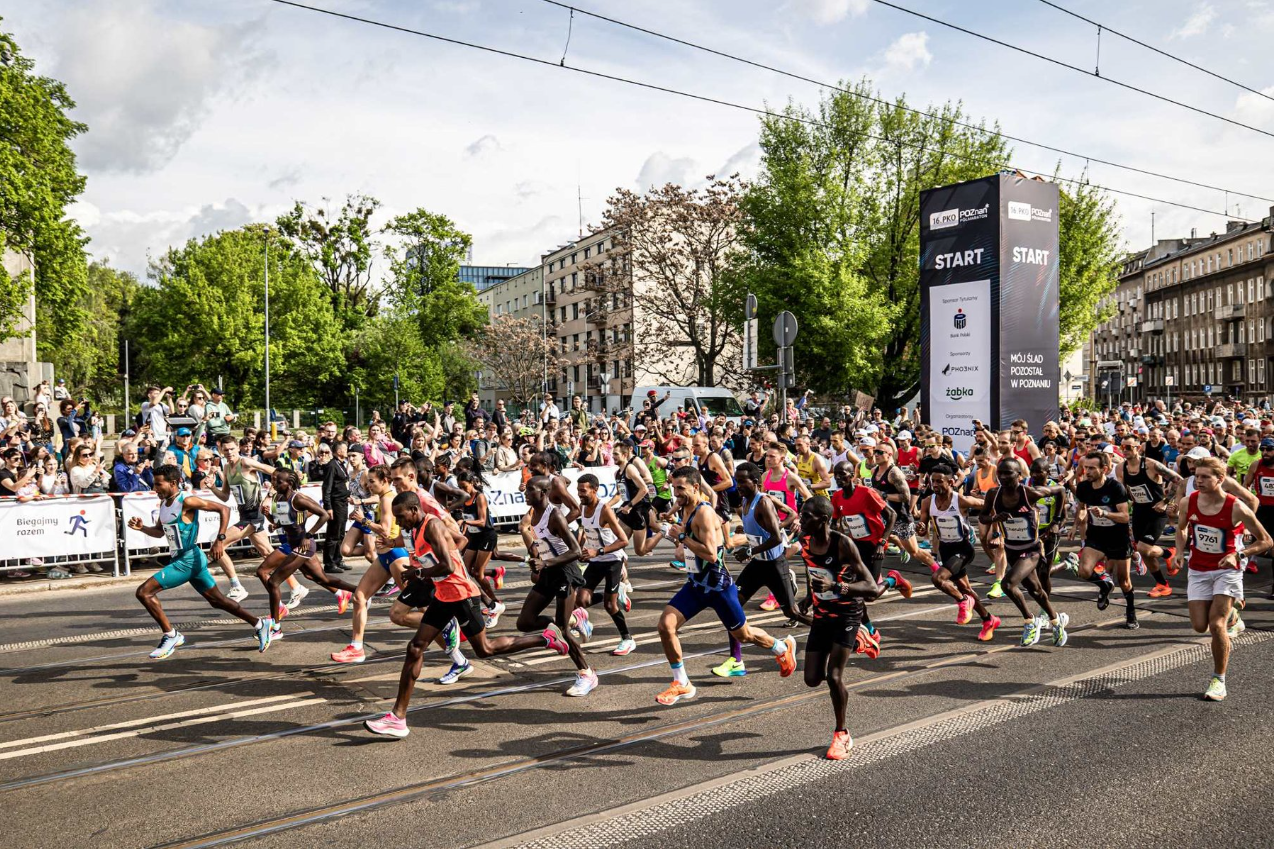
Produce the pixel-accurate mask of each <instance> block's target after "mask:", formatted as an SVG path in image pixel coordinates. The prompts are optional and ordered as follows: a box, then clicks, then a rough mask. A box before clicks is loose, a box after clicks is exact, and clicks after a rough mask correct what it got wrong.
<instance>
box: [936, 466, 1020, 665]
mask: <svg viewBox="0 0 1274 849" xmlns="http://www.w3.org/2000/svg"><path fill="white" fill-rule="evenodd" d="M955 475H956V471H955V469H953V468H952V467H951V466H949V465H946V464H943V465H940V466H937V467H935V468H934V469H933V470H931V471H930V472H929V486H930V487H931V488H932V489H933V494H932V495H930V496H929V497H928V498H927V499H925V500H924V501H923V502H922V503H921V505H920V523H919V530H920V531H921V532H925V533H928V532H929V530H930V528H932V533H933V535H934V536H936V538H937V540H938V562H937V564H935V565H937V567H938V570H937V571H936V572H934V573H933V585H934V586H935V587H937V588H938V589H940V590H942V591H943V592H944V593H946V594H947V595H949V596H951V597H952V598H953V599H955V600H956V624H957V625H964V624H967V623H968V621H969V620H970V619H971V618H972V612H973V611H975V610H976V611H977V614H978V617H979V618H980V619H981V620H982V630H981V631H980V632H979V633H978V639H979V640H981V641H983V642H989V641H990V640H991V639H992V638H993V637H994V636H995V629H996V628H998V627H1000V617H998V616H992V615H991V613H990V611H988V610H987V609H986V606H985V605H984V604H983V603H982V600H981V599H980V598H978V594H977V592H976V591H975V590H974V589H973V585H972V584H971V583H970V582H969V572H968V567H969V564H970V563H972V562H973V558H974V557H975V556H976V553H977V552H976V550H975V549H974V548H973V526H972V525H971V524H969V520H968V518H967V516H966V513H965V511H966V510H981V509H982V507H983V506H984V505H983V502H982V499H980V498H972V497H970V496H967V495H961V494H960V493H959V492H957V491H956V490H955V488H954V484H955Z"/></svg>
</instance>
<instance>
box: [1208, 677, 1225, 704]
mask: <svg viewBox="0 0 1274 849" xmlns="http://www.w3.org/2000/svg"><path fill="white" fill-rule="evenodd" d="M1225 696H1226V692H1225V682H1224V681H1222V680H1221V679H1220V678H1218V677H1216V676H1215V675H1213V676H1212V680H1211V681H1209V682H1208V689H1206V690H1204V691H1203V700H1204V701H1206V702H1221V701H1225Z"/></svg>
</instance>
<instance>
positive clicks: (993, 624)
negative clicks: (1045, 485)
mask: <svg viewBox="0 0 1274 849" xmlns="http://www.w3.org/2000/svg"><path fill="white" fill-rule="evenodd" d="M998 627H1000V617H998V616H994V615H992V617H991V618H990V619H988V620H986V621H985V622H983V623H982V630H981V631H979V632H978V639H979V640H981V641H982V642H984V643H989V642H991V638H992V637H994V636H995V629H996V628H998Z"/></svg>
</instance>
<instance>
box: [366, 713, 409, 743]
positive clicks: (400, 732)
mask: <svg viewBox="0 0 1274 849" xmlns="http://www.w3.org/2000/svg"><path fill="white" fill-rule="evenodd" d="M363 727H364V728H366V729H367V730H368V731H370V732H372V733H373V734H377V735H380V736H381V737H396V738H397V739H399V740H401V739H403V738H404V737H406V736H407V735H408V734H410V733H411V729H409V728H408V727H407V720H405V719H399V718H398V717H396V716H394V715H393V714H392V713H387V714H385V715H384V716H382V717H381V718H380V719H369V720H367V721H365V722H364V723H363Z"/></svg>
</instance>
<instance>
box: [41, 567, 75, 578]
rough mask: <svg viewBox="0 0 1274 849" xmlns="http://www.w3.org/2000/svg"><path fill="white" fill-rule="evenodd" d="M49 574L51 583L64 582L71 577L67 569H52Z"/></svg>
mask: <svg viewBox="0 0 1274 849" xmlns="http://www.w3.org/2000/svg"><path fill="white" fill-rule="evenodd" d="M47 574H48V578H49V580H50V581H59V580H62V579H63V578H69V577H71V573H70V572H68V571H66V570H65V569H59V568H58V567H56V566H54V567H53V568H52V569H50V570H49V571H48V573H47Z"/></svg>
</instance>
